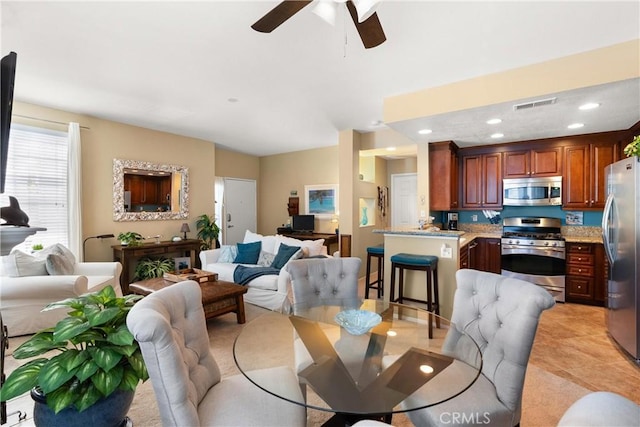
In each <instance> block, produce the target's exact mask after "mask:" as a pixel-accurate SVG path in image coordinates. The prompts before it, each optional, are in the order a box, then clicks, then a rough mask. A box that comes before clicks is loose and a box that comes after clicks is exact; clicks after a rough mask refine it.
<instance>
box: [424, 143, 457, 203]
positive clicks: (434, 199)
mask: <svg viewBox="0 0 640 427" xmlns="http://www.w3.org/2000/svg"><path fill="white" fill-rule="evenodd" d="M429 204H430V208H431V210H436V211H447V210H451V209H456V208H457V207H458V156H457V154H456V147H455V145H453V143H449V142H447V143H434V144H429Z"/></svg>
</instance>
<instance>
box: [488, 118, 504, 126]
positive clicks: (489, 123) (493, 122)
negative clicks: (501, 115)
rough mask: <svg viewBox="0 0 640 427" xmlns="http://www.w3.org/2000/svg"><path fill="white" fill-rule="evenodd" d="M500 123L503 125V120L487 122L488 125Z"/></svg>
mask: <svg viewBox="0 0 640 427" xmlns="http://www.w3.org/2000/svg"><path fill="white" fill-rule="evenodd" d="M498 123H502V119H490V120H487V124H488V125H497V124H498Z"/></svg>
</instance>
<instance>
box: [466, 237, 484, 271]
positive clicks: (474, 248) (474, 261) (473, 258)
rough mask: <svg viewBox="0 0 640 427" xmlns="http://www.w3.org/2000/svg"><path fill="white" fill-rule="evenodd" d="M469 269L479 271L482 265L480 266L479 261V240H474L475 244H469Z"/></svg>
mask: <svg viewBox="0 0 640 427" xmlns="http://www.w3.org/2000/svg"><path fill="white" fill-rule="evenodd" d="M468 246H469V268H472V269H474V270H479V269H480V267H481V266H480V265H479V264H478V262H479V259H478V239H476V240H474V241H473V242H471V243H469V245H468Z"/></svg>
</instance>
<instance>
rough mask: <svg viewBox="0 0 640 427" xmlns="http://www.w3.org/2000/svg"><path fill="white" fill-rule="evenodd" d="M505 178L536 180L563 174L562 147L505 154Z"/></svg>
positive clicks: (540, 148) (507, 152)
mask: <svg viewBox="0 0 640 427" xmlns="http://www.w3.org/2000/svg"><path fill="white" fill-rule="evenodd" d="M503 161H504V166H503V170H504V178H536V177H545V176H558V175H561V174H562V147H544V146H543V147H539V148H532V149H529V150H521V151H506V152H505V153H503Z"/></svg>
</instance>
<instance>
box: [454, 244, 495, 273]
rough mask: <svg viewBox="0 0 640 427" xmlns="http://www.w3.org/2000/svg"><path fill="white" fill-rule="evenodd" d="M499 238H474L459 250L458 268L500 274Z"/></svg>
mask: <svg viewBox="0 0 640 427" xmlns="http://www.w3.org/2000/svg"><path fill="white" fill-rule="evenodd" d="M501 255H502V248H501V244H500V238H493V237H490V238H487V237H476V238H475V239H473V240H472V241H471V242H469V244H467V245H465V246H463V247H462V248H461V249H460V268H472V269H474V270H480V271H488V272H491V273H496V274H500V272H501V266H500V257H501Z"/></svg>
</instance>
